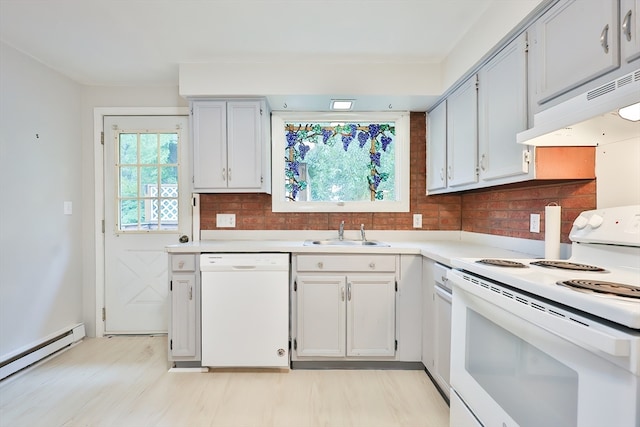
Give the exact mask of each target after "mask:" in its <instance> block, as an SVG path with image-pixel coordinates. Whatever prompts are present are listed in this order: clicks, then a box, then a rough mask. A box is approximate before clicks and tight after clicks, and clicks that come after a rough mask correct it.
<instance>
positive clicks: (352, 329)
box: [292, 256, 396, 360]
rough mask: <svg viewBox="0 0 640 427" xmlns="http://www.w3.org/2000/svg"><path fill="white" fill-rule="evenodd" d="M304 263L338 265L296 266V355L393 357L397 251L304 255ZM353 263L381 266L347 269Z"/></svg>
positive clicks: (307, 357) (301, 357)
mask: <svg viewBox="0 0 640 427" xmlns="http://www.w3.org/2000/svg"><path fill="white" fill-rule="evenodd" d="M302 257H303V256H299V257H298V260H300V258H302ZM338 259H340V261H339V260H338ZM305 261H309V262H308V263H305ZM336 262H337V263H338V264H337V265H334V266H333V267H331V266H332V265H333V264H334V263H336ZM342 263H344V265H343V264H342ZM300 266H301V264H300V262H298V267H299V268H300ZM305 266H306V267H305ZM358 266H360V267H358ZM302 268H303V269H305V268H307V270H325V269H327V268H332V269H333V270H334V271H331V272H328V273H326V274H320V273H318V272H317V271H305V272H300V269H298V271H297V272H296V275H295V277H294V280H295V282H294V286H293V293H294V295H293V298H292V301H295V325H294V328H293V353H292V359H293V360H337V359H341V360H372V359H375V360H394V358H395V354H396V337H395V329H396V322H395V319H396V309H395V307H396V276H395V273H394V270H395V256H391V257H389V256H384V257H382V259H381V258H380V257H377V258H376V259H372V258H370V257H367V256H355V257H351V258H350V257H348V256H347V257H345V256H336V257H335V258H330V257H329V256H318V257H313V260H311V259H304V258H302ZM354 268H360V269H370V270H382V271H381V272H376V273H362V274H360V273H351V272H349V271H348V270H349V269H354Z"/></svg>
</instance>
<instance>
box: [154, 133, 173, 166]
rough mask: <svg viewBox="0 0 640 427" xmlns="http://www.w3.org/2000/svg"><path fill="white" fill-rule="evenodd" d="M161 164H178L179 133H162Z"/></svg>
mask: <svg viewBox="0 0 640 427" xmlns="http://www.w3.org/2000/svg"><path fill="white" fill-rule="evenodd" d="M158 163H160V164H174V165H175V164H178V134H177V133H161V134H160V160H159V162H158Z"/></svg>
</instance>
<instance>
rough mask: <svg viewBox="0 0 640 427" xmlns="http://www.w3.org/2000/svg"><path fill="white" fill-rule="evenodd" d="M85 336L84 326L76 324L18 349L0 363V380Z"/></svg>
mask: <svg viewBox="0 0 640 427" xmlns="http://www.w3.org/2000/svg"><path fill="white" fill-rule="evenodd" d="M84 336H85V330H84V324H82V323H81V324H78V325H75V326H72V327H69V328H65V329H63V330H61V331H58V332H55V333H53V334H51V335H49V336H47V337H46V338H44V339H43V340H41V341H39V342H36V343H34V344H31V345H28V346H27V348H26V349H25V348H22V349H19V350H18V351H17V352H16V353H15V354H13V355H10V356H9V357H8V358H6V359H5V360H3V361H2V362H0V380H3V379H5V378H6V377H8V376H9V375H12V374H14V373H16V372H18V371H19V370H21V369H24V368H26V367H28V366H31V365H33V364H34V363H36V362H39V361H40V360H42V359H44V358H45V357H48V356H50V355H52V354H54V353H56V352H58V351H60V350H62V349H63V348H65V347H68V346H70V345H71V344H73V343H75V342H77V341H80V340H81V339H82V338H84Z"/></svg>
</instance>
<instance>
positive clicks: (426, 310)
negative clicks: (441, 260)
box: [422, 259, 451, 397]
mask: <svg viewBox="0 0 640 427" xmlns="http://www.w3.org/2000/svg"><path fill="white" fill-rule="evenodd" d="M447 269H448V267H445V266H443V265H442V264H438V263H436V262H435V261H433V260H430V259H425V260H424V261H423V293H424V295H423V314H422V315H423V322H422V325H423V329H422V334H423V335H422V349H423V350H422V363H423V364H424V366H425V368H427V370H428V371H429V373H430V374H431V376H432V377H433V379H434V381H435V382H436V383H437V385H438V387H439V388H440V389H441V390H442V392H443V393H444V394H445V395H446V396H447V397H448V396H449V388H450V365H451V292H450V290H448V289H449V288H448V287H447V286H446V282H447V278H446V271H447Z"/></svg>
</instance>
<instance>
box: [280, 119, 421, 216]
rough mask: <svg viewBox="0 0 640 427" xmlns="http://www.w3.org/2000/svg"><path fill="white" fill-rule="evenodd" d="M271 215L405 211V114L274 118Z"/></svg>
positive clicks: (407, 169)
mask: <svg viewBox="0 0 640 427" xmlns="http://www.w3.org/2000/svg"><path fill="white" fill-rule="evenodd" d="M271 132H272V141H273V180H272V182H273V198H272V200H273V211H274V212H408V211H409V114H408V113H397V112H396V113H301V112H300V113H285V112H278V113H273V115H272V128H271Z"/></svg>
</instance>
